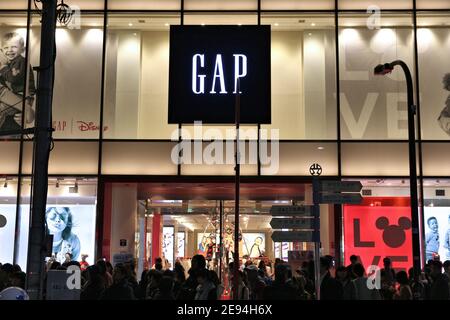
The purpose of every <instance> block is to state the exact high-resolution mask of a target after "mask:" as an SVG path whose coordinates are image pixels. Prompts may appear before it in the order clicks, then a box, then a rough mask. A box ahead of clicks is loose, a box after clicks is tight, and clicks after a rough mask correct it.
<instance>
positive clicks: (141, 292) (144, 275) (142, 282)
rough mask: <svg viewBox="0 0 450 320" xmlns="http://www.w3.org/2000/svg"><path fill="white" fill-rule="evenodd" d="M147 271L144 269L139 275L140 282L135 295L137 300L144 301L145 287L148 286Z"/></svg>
mask: <svg viewBox="0 0 450 320" xmlns="http://www.w3.org/2000/svg"><path fill="white" fill-rule="evenodd" d="M147 274H148V270H147V269H144V270H142V273H141V280H140V281H139V284H138V294H137V295H136V298H137V299H139V300H144V299H145V293H146V291H147V285H148V279H147Z"/></svg>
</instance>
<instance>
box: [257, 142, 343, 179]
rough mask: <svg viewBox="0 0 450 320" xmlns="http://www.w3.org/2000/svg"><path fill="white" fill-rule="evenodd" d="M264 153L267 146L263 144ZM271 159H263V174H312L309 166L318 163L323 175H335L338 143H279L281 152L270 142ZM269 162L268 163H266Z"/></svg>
mask: <svg viewBox="0 0 450 320" xmlns="http://www.w3.org/2000/svg"><path fill="white" fill-rule="evenodd" d="M261 149H262V150H261V152H262V153H263V154H264V153H265V150H266V147H265V146H263V145H262V146H261ZM267 149H268V150H269V151H268V152H267V153H268V156H269V159H270V162H269V161H266V160H262V161H261V162H262V166H261V174H263V175H280V176H289V175H295V176H296V175H299V176H310V175H311V173H310V171H309V168H310V167H311V165H312V164H314V163H317V164H319V165H320V166H321V167H322V170H323V171H322V175H325V176H333V175H337V174H338V164H337V145H336V144H335V143H309V142H308V143H294V142H285V143H280V144H279V152H278V150H277V149H274V147H273V146H271V144H270V143H268V144H267ZM264 162H266V163H267V162H268V164H264Z"/></svg>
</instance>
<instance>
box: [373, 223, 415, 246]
mask: <svg viewBox="0 0 450 320" xmlns="http://www.w3.org/2000/svg"><path fill="white" fill-rule="evenodd" d="M375 225H376V227H377V228H378V229H380V230H383V241H384V243H385V244H386V245H387V246H389V247H391V248H398V247H401V246H402V245H403V244H404V243H405V240H406V234H405V230H408V229H410V228H411V220H410V219H409V218H408V217H400V218H399V219H398V225H394V224H392V225H389V219H388V218H387V217H379V218H378V219H377V221H376V222H375Z"/></svg>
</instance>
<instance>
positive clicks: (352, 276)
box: [347, 254, 358, 280]
mask: <svg viewBox="0 0 450 320" xmlns="http://www.w3.org/2000/svg"><path fill="white" fill-rule="evenodd" d="M357 263H358V257H357V256H355V255H354V254H352V255H351V256H350V264H349V265H348V266H347V272H348V274H349V276H350V279H352V280H354V279H356V275H355V274H353V267H354V266H355V264H357Z"/></svg>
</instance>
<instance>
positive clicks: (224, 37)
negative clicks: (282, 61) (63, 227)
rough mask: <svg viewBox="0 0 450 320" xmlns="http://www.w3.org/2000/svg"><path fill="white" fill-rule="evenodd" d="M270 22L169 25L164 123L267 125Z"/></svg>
mask: <svg viewBox="0 0 450 320" xmlns="http://www.w3.org/2000/svg"><path fill="white" fill-rule="evenodd" d="M270 79H271V78H270V26H171V27H170V66H169V119H168V120H169V123H193V122H194V121H202V122H203V123H211V124H229V123H234V122H235V104H236V94H237V93H238V91H239V93H240V112H241V113H240V122H241V123H246V124H258V123H261V124H269V123H270V122H271V104H270Z"/></svg>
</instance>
